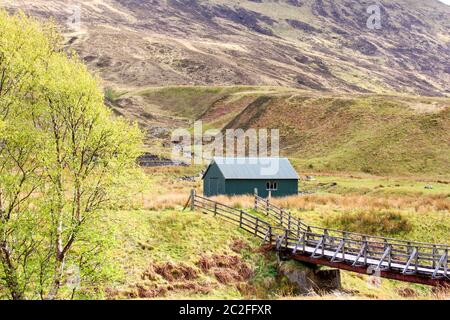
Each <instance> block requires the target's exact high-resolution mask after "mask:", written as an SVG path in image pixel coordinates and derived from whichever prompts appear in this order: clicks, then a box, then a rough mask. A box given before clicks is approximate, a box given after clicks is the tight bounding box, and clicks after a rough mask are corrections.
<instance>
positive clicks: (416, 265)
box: [255, 195, 450, 278]
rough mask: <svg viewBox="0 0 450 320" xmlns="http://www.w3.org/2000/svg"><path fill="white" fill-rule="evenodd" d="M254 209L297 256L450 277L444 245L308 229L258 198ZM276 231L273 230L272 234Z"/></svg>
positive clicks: (265, 200) (280, 244) (332, 230)
mask: <svg viewBox="0 0 450 320" xmlns="http://www.w3.org/2000/svg"><path fill="white" fill-rule="evenodd" d="M255 209H256V210H258V212H260V213H265V214H266V215H267V216H270V217H272V218H273V219H274V220H275V221H277V222H278V233H280V232H279V229H280V228H281V229H285V231H284V234H283V235H282V236H278V243H277V246H278V247H284V248H286V249H287V248H290V249H292V248H294V249H295V250H294V251H296V252H297V251H303V252H305V251H306V248H311V247H312V248H314V251H313V252H310V254H311V256H312V257H315V258H318V257H328V258H331V260H332V261H333V262H350V263H352V264H353V265H354V266H368V265H375V266H376V267H378V268H380V269H383V268H388V269H398V270H399V271H401V272H402V273H403V274H413V273H427V274H429V275H430V274H431V276H432V277H434V278H439V277H442V276H448V275H449V271H448V270H449V269H450V268H449V267H450V266H449V251H450V248H449V247H448V246H446V245H439V244H428V243H423V242H417V241H405V240H399V239H394V238H386V237H380V236H371V235H365V234H360V233H354V232H348V231H342V230H334V229H327V228H322V227H315V226H310V225H307V224H305V223H304V222H303V221H301V220H300V219H297V218H295V217H293V216H292V214H290V213H289V212H288V211H286V210H283V209H281V208H279V207H277V206H275V205H273V204H271V203H270V200H268V199H263V198H261V197H258V196H257V195H256V196H255ZM275 230H277V228H273V229H272V232H273V233H274V234H276V232H275Z"/></svg>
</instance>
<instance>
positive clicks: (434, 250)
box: [433, 245, 437, 269]
mask: <svg viewBox="0 0 450 320" xmlns="http://www.w3.org/2000/svg"><path fill="white" fill-rule="evenodd" d="M436 254H437V248H436V245H434V246H433V269H435V268H436Z"/></svg>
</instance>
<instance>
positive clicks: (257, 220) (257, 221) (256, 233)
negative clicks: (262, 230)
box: [255, 218, 259, 236]
mask: <svg viewBox="0 0 450 320" xmlns="http://www.w3.org/2000/svg"><path fill="white" fill-rule="evenodd" d="M258 227H259V218H256V228H255V236H257V235H258Z"/></svg>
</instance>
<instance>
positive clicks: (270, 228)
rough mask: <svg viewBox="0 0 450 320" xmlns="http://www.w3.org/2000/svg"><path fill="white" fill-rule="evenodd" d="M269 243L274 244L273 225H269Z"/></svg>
mask: <svg viewBox="0 0 450 320" xmlns="http://www.w3.org/2000/svg"><path fill="white" fill-rule="evenodd" d="M269 243H270V244H272V226H271V225H269Z"/></svg>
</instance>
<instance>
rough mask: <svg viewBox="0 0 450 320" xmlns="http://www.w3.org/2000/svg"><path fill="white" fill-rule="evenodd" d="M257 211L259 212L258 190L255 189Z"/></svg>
mask: <svg viewBox="0 0 450 320" xmlns="http://www.w3.org/2000/svg"><path fill="white" fill-rule="evenodd" d="M254 209H255V211H258V188H255V208H254Z"/></svg>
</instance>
